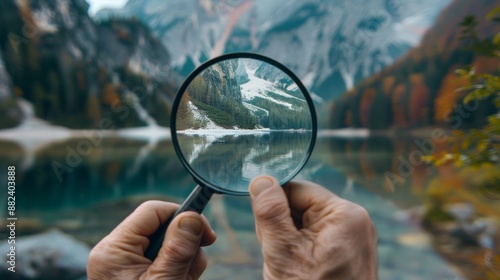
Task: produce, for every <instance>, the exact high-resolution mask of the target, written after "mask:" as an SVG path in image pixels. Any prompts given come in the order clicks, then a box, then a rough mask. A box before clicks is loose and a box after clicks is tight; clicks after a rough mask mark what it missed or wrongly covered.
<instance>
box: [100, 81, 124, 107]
mask: <svg viewBox="0 0 500 280" xmlns="http://www.w3.org/2000/svg"><path fill="white" fill-rule="evenodd" d="M115 101H118V102H120V96H119V95H118V92H116V88H115V86H114V85H113V84H109V83H108V84H106V85H105V86H104V90H103V94H102V102H104V103H105V104H108V105H112V104H113V103H114V102H115Z"/></svg>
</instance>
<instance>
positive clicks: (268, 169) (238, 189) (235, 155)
mask: <svg viewBox="0 0 500 280" xmlns="http://www.w3.org/2000/svg"><path fill="white" fill-rule="evenodd" d="M285 71H286V70H283V68H280V67H278V66H277V65H273V64H271V63H270V62H267V61H262V60H259V59H254V58H230V59H225V60H220V61H217V62H215V63H213V64H211V65H209V66H207V67H206V68H205V69H203V70H202V71H200V72H199V73H198V74H197V75H195V76H194V77H192V79H191V80H190V81H189V83H188V84H187V86H186V87H185V90H184V91H183V92H181V93H180V94H182V96H181V97H178V98H179V100H178V101H179V102H178V108H177V112H176V117H175V118H176V119H175V134H176V146H177V148H178V154H179V156H180V158H181V160H182V161H183V163H184V165H186V167H187V168H188V169H189V170H190V172H191V173H192V174H193V176H194V177H195V178H196V179H197V181H199V182H201V183H203V184H205V185H207V186H210V187H213V188H215V189H217V190H218V191H219V192H224V193H232V194H247V193H248V185H249V182H250V181H251V180H252V179H253V178H255V177H256V176H258V175H262V174H267V175H271V176H274V177H275V178H277V179H278V181H280V182H284V181H287V180H289V179H290V178H292V177H293V176H294V175H295V174H297V172H298V171H299V170H300V169H301V168H302V166H303V165H304V163H305V162H306V160H307V158H308V156H309V154H310V151H311V146H312V142H313V139H314V137H313V135H314V134H313V127H314V122H313V117H312V116H313V108H312V104H311V102H310V100H308V98H307V97H308V94H307V92H305V89H304V87H303V86H302V85H301V84H300V81H298V80H297V79H296V78H294V77H292V76H291V75H293V74H289V73H286V72H285ZM174 145H175V144H174Z"/></svg>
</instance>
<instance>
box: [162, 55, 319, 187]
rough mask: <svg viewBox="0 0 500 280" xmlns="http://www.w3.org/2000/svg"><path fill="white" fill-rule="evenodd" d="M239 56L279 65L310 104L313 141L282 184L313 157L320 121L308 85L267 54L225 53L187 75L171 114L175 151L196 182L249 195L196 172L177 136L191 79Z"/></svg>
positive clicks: (171, 129)
mask: <svg viewBox="0 0 500 280" xmlns="http://www.w3.org/2000/svg"><path fill="white" fill-rule="evenodd" d="M238 58H248V59H256V60H261V61H264V62H266V63H269V64H271V65H273V66H275V67H277V68H278V69H280V70H282V71H283V72H285V73H286V74H287V75H288V76H290V78H292V80H293V81H294V82H295V83H296V84H297V86H298V87H299V89H300V90H301V91H302V93H303V94H304V98H305V99H306V101H307V104H308V106H309V110H310V112H311V121H312V136H311V141H310V143H309V147H308V149H307V153H306V156H305V157H304V159H303V160H302V162H301V163H300V165H299V166H300V167H299V168H296V170H295V172H292V173H291V174H290V175H289V176H288V177H286V178H284V179H282V180H281V181H280V182H279V183H280V185H284V184H286V183H287V182H289V181H290V180H292V179H293V178H294V177H295V176H296V175H297V174H298V173H299V172H300V171H301V170H302V169H303V168H304V166H305V165H306V163H307V162H308V160H309V158H310V157H311V154H312V152H313V150H314V146H315V144H316V137H317V132H318V123H317V116H316V110H315V108H314V103H313V100H312V98H311V96H310V94H309V91H307V89H306V87H305V86H304V85H303V84H302V82H301V81H300V79H299V78H298V77H297V76H296V75H295V74H294V73H293V72H292V71H291V70H290V69H288V68H287V67H286V66H284V65H283V64H281V63H279V62H277V61H276V60H274V59H271V58H269V57H267V56H263V55H260V54H255V53H246V52H237V53H230V54H224V55H221V56H218V57H215V58H213V59H210V60H208V61H207V62H205V63H203V64H202V65H200V66H199V67H197V68H196V69H195V70H194V71H193V72H191V73H190V74H189V75H188V76H187V78H186V79H185V80H184V82H183V83H182V85H181V87H180V88H179V90H178V91H177V95H176V97H175V100H174V103H173V105H172V114H171V116H170V133H171V136H172V144H173V146H174V149H175V152H176V154H177V156H178V158H179V160H180V161H181V163H182V164H183V165H184V167H185V168H186V169H187V170H188V172H189V173H190V174H191V176H193V179H194V180H195V181H196V183H198V184H200V185H203V186H206V187H209V188H211V189H213V190H215V191H216V192H217V193H221V194H230V195H237V196H247V195H249V192H248V191H245V192H241V191H232V190H227V189H224V188H220V187H218V186H216V185H214V184H212V183H211V182H208V181H206V180H205V179H204V178H203V177H202V176H199V175H198V173H196V171H195V170H194V169H193V168H191V165H190V164H189V162H188V161H187V160H186V158H185V157H184V155H183V154H182V151H181V148H180V145H179V140H178V138H177V132H176V131H177V130H176V119H177V117H176V116H177V109H178V107H179V103H180V101H181V99H182V95H183V94H184V92H185V91H186V89H187V87H188V86H189V85H190V84H191V81H192V80H193V79H194V78H195V77H196V76H198V75H199V74H200V73H201V72H203V71H204V70H205V69H207V68H208V67H210V66H212V65H214V64H216V63H218V62H220V61H224V60H229V59H238Z"/></svg>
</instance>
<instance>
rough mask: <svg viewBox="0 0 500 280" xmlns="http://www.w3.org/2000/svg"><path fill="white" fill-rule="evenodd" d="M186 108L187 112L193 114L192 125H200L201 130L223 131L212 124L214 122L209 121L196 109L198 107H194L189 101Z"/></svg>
mask: <svg viewBox="0 0 500 280" xmlns="http://www.w3.org/2000/svg"><path fill="white" fill-rule="evenodd" d="M188 108H189V111H191V113H192V114H193V118H194V123H200V124H202V127H203V129H209V130H213V129H216V130H218V129H222V130H224V128H223V127H221V126H219V125H217V124H216V123H214V121H212V120H211V119H209V118H208V117H207V115H206V114H205V113H203V112H201V110H200V109H198V107H196V106H195V105H194V104H193V103H192V102H191V101H188Z"/></svg>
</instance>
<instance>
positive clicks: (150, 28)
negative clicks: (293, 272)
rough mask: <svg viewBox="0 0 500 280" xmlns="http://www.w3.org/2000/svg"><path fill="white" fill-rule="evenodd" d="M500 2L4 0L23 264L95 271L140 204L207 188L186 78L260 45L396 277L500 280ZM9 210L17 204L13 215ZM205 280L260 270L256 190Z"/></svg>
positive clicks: (68, 275)
mask: <svg viewBox="0 0 500 280" xmlns="http://www.w3.org/2000/svg"><path fill="white" fill-rule="evenodd" d="M499 6H500V2H499V1H498V0H496V1H495V0H477V1H470V0H418V1H417V0H404V1H403V0H354V1H353V0H351V1H344V0H330V1H322V0H307V1H303V0H272V1H268V0H128V1H127V0H123V1H107V0H2V1H1V2H0V185H2V186H5V187H4V188H2V190H1V191H0V198H1V199H0V200H1V201H3V202H5V201H7V195H8V193H7V180H8V177H7V168H8V166H15V167H16V192H15V196H16V216H17V217H18V221H17V224H16V225H17V227H16V233H17V242H16V244H17V245H18V247H17V251H16V254H17V259H16V261H17V262H16V274H13V273H11V272H9V271H7V267H8V263H7V262H6V260H7V256H6V252H7V250H8V249H7V248H8V246H10V245H8V244H7V240H6V239H7V238H8V236H9V232H8V229H7V228H6V227H5V226H3V227H2V228H1V229H0V240H1V241H0V252H1V255H0V259H2V262H0V268H1V269H0V278H2V279H86V275H85V267H86V261H87V256H88V252H89V251H90V249H91V248H92V246H94V245H95V244H96V243H97V242H98V241H99V240H100V239H101V238H102V237H104V236H105V235H106V234H108V233H109V232H110V231H111V230H112V229H113V228H114V227H115V226H116V225H117V224H118V223H119V222H120V221H121V220H122V219H123V218H124V217H126V216H127V215H128V214H129V213H130V212H132V211H133V209H135V207H137V206H138V205H139V204H140V203H141V202H143V201H146V200H149V199H161V200H168V201H175V202H181V201H182V200H183V198H185V197H186V196H187V195H188V194H189V193H190V191H191V190H192V189H193V187H194V186H195V184H194V181H193V180H192V178H191V176H190V175H189V174H188V173H187V172H186V171H185V169H184V168H183V166H182V165H181V164H180V162H179V160H178V158H177V156H176V154H175V152H174V149H173V147H172V142H171V140H170V139H171V138H170V133H169V128H168V126H169V121H170V117H171V116H170V111H171V106H172V102H173V99H174V97H175V94H176V91H177V89H178V87H179V86H180V84H181V83H182V81H183V79H184V78H185V77H186V76H187V75H188V74H189V73H190V72H191V71H192V70H193V69H194V68H195V67H197V66H199V65H200V64H201V63H203V62H204V61H206V60H208V59H210V58H213V57H216V56H219V55H221V54H224V53H231V52H240V51H244V52H255V53H259V54H263V55H266V56H269V57H271V58H273V59H275V60H277V61H279V62H281V63H283V64H284V65H286V66H287V67H289V68H290V69H291V70H292V71H293V72H294V73H295V74H297V76H298V77H299V78H300V79H301V80H302V81H303V83H304V84H305V85H306V87H307V88H308V90H309V91H310V93H311V95H312V97H313V99H314V102H315V105H316V110H317V115H318V119H319V126H320V129H321V130H320V131H319V137H318V140H317V144H316V148H315V151H314V153H313V155H312V157H311V159H310V161H309V163H308V164H307V166H306V167H305V168H304V169H303V171H302V172H301V173H300V174H299V175H298V177H299V178H302V179H307V180H311V181H314V182H317V183H319V184H322V185H324V186H325V187H327V188H328V189H330V190H331V191H333V192H335V193H336V194H338V195H339V196H342V197H344V198H347V199H349V200H352V201H354V202H356V203H359V204H361V205H362V206H364V207H365V208H366V209H367V210H368V211H369V212H370V214H371V216H372V218H373V220H374V223H375V225H376V227H377V230H378V235H379V244H378V253H379V278H380V279H449V280H455V279H457V280H458V279H500V172H499V171H500V164H499V160H500V157H499V151H500V147H499V142H500V138H499V134H500V117H499V115H498V112H499V110H498V108H499V107H500V101H499V97H498V95H499V92H500V78H499V76H498V74H499V66H500V64H499V62H500V60H499V57H500V35H499V33H500V23H499V22H500V10H499V9H498V8H497V7H499ZM0 213H1V217H2V219H5V221H6V217H7V204H6V203H5V207H4V206H1V207H0ZM205 215H206V216H207V218H208V219H209V221H210V223H211V225H212V226H213V228H214V229H215V230H216V232H217V233H218V240H217V242H216V243H215V245H213V246H211V247H209V248H207V249H206V253H207V255H208V259H209V267H208V269H207V271H206V272H205V274H204V276H203V279H261V277H262V276H261V275H262V257H261V255H260V249H259V246H258V245H257V244H258V243H257V239H256V237H255V233H254V223H253V217H252V212H251V208H250V203H249V199H248V198H246V197H231V196H216V197H214V198H213V201H211V203H210V204H209V206H208V208H207V209H206V211H205Z"/></svg>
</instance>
